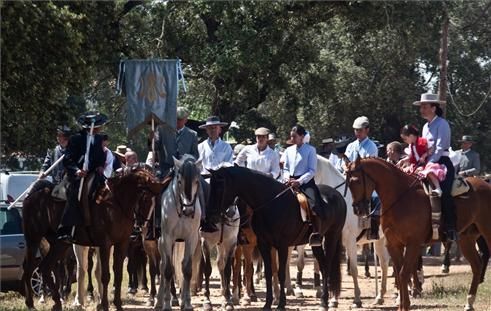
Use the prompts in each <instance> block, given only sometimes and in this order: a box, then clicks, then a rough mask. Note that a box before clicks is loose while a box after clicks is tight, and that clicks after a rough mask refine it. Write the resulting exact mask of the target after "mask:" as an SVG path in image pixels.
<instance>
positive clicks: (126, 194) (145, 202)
mask: <svg viewBox="0 0 491 311" xmlns="http://www.w3.org/2000/svg"><path fill="white" fill-rule="evenodd" d="M107 186H108V189H109V193H110V195H111V197H112V201H113V202H114V203H116V205H118V206H119V207H121V208H122V210H123V211H124V212H125V213H126V214H130V213H132V214H133V216H134V217H135V219H136V221H137V222H138V223H142V222H143V221H144V220H146V219H147V218H148V216H149V214H150V213H152V211H153V208H155V196H157V195H159V194H160V193H161V192H162V191H163V189H164V188H165V186H166V185H165V184H164V183H162V182H159V181H158V180H157V179H156V178H155V176H154V174H153V173H152V171H151V170H149V169H148V168H147V167H145V166H144V165H142V164H135V165H132V166H128V167H126V168H125V170H124V171H123V174H122V175H120V176H117V177H112V178H109V179H108V180H107Z"/></svg>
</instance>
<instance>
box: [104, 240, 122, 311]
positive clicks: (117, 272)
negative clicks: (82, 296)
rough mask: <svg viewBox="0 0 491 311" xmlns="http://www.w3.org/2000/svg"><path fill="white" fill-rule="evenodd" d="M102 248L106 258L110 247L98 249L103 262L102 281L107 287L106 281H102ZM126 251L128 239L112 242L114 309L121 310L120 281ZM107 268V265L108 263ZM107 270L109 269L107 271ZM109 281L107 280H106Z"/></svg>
mask: <svg viewBox="0 0 491 311" xmlns="http://www.w3.org/2000/svg"><path fill="white" fill-rule="evenodd" d="M103 250H104V251H107V253H108V256H107V257H108V258H109V253H110V252H111V249H110V247H107V248H106V249H104V248H103V247H101V248H100V249H99V252H100V258H101V261H102V263H103V265H102V282H103V284H104V287H105V288H106V289H107V283H105V282H104V266H105V263H106V262H105V261H104V257H103ZM127 252H128V241H127V240H123V242H121V243H118V244H114V253H113V272H114V305H115V306H116V310H118V311H120V310H123V307H122V302H121V283H122V281H123V261H124V258H125V254H127ZM108 268H109V265H108ZM108 272H109V271H108ZM108 281H109V280H108Z"/></svg>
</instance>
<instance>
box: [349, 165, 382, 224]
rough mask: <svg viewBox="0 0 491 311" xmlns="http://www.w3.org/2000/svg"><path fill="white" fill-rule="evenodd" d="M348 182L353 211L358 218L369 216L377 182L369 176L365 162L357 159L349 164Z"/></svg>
mask: <svg viewBox="0 0 491 311" xmlns="http://www.w3.org/2000/svg"><path fill="white" fill-rule="evenodd" d="M346 167H347V168H348V170H347V171H346V182H347V186H348V187H349V189H350V191H351V195H352V197H353V211H354V213H355V215H357V216H367V215H368V214H369V213H370V202H371V199H372V193H373V191H374V190H375V182H374V181H373V179H372V178H371V177H370V176H368V175H367V173H366V172H365V170H364V167H363V161H362V160H361V159H360V157H357V158H356V160H355V161H353V162H349V161H348V162H347V164H346Z"/></svg>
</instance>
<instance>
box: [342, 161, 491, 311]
mask: <svg viewBox="0 0 491 311" xmlns="http://www.w3.org/2000/svg"><path fill="white" fill-rule="evenodd" d="M347 180H348V184H349V188H350V190H351V193H352V196H353V202H354V203H353V206H354V208H355V213H357V214H359V215H367V214H368V213H369V204H368V202H369V200H370V196H371V193H372V192H373V191H374V190H376V191H377V193H378V195H379V197H380V200H381V202H382V208H381V211H380V213H381V217H380V220H381V225H382V229H383V231H384V234H385V236H386V237H387V248H388V250H389V252H390V255H391V257H392V260H393V262H394V268H395V271H396V282H397V283H398V288H399V291H400V295H399V296H400V299H401V302H400V306H399V310H402V311H406V310H409V306H410V301H409V295H408V290H407V283H408V279H409V276H410V274H411V273H412V272H413V271H414V270H415V268H416V264H417V261H418V255H419V253H420V250H421V245H423V244H425V243H429V242H430V239H431V235H432V228H431V207H430V202H429V198H428V196H427V195H426V194H425V192H424V190H423V187H422V185H421V184H420V182H419V180H418V179H417V177H415V176H411V175H407V174H405V173H404V172H402V171H401V170H399V169H398V168H397V167H396V166H394V165H392V164H390V163H388V162H386V161H384V160H383V159H378V158H366V159H362V160H360V159H357V160H356V161H354V162H351V163H349V164H348V172H347ZM466 180H467V181H468V182H469V184H470V185H471V190H470V191H469V192H468V193H466V194H464V195H461V196H458V197H455V198H454V200H455V205H456V214H457V229H458V231H459V234H460V239H459V241H458V243H459V245H460V247H461V250H462V254H463V255H464V256H465V258H466V259H467V260H468V261H469V263H470V265H471V268H472V283H471V287H470V289H469V292H468V296H467V305H466V307H465V310H473V306H472V305H473V303H474V301H475V297H476V292H477V287H478V285H479V282H480V278H481V267H482V261H481V258H480V257H479V254H478V252H477V250H476V247H475V243H476V240H477V238H478V237H479V236H480V235H482V236H483V237H484V239H485V240H486V242H487V244H488V247H489V246H490V244H491V226H490V221H491V186H490V185H489V184H487V183H486V182H484V181H483V180H481V179H479V178H474V177H470V178H467V179H466Z"/></svg>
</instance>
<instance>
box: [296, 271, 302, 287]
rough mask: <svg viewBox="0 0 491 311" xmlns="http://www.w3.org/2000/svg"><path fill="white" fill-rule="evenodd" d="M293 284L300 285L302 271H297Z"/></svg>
mask: <svg viewBox="0 0 491 311" xmlns="http://www.w3.org/2000/svg"><path fill="white" fill-rule="evenodd" d="M295 284H297V286H302V271H297V281H296V283H295Z"/></svg>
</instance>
